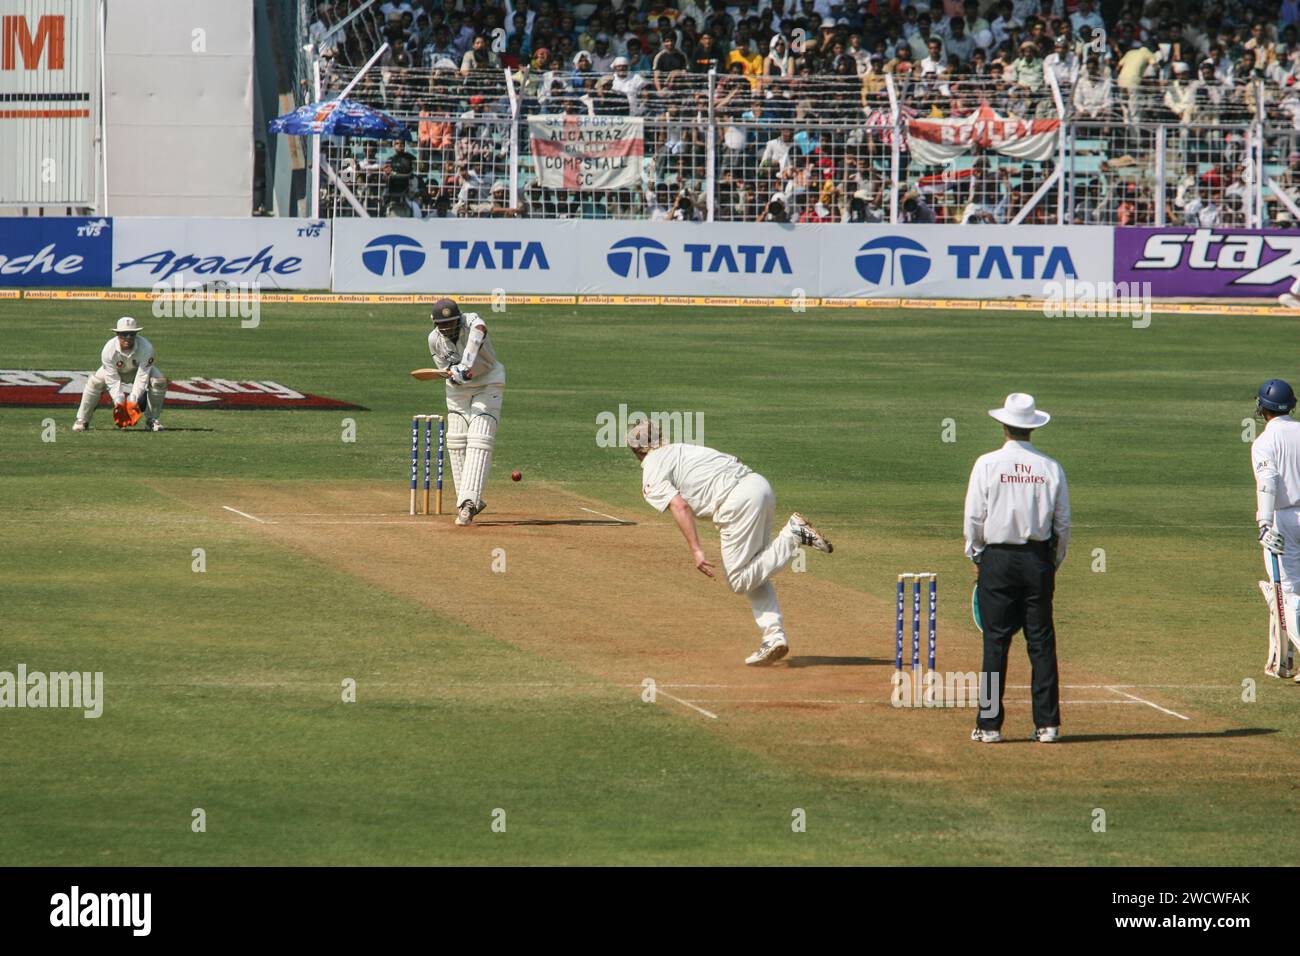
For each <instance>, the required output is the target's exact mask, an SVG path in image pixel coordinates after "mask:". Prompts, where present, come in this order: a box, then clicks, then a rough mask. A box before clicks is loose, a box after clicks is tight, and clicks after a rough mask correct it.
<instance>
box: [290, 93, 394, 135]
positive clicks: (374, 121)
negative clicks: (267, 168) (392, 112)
mask: <svg viewBox="0 0 1300 956" xmlns="http://www.w3.org/2000/svg"><path fill="white" fill-rule="evenodd" d="M266 128H267V129H268V130H269V131H270V132H272V133H287V134H288V135H290V136H355V137H359V138H362V139H404V140H413V139H415V136H414V134H412V133H411V131H410V129H409V128H407V126H406V125H405V124H403V123H400V122H398V121H397V120H395V119H393V117H391V116H389V115H388V114H387V113H385V112H383V111H382V110H377V109H372V108H371V107H369V106H366V105H365V104H363V103H358V102H356V101H355V100H345V99H333V100H322V101H321V102H319V103H308V104H307V105H306V106H300V107H298V108H297V109H296V110H294V111H293V112H292V113H285V114H284V115H283V116H277V117H276V118H275V119H273V120H271V122H269V123H268V124H267V125H266Z"/></svg>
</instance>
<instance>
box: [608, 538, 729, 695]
mask: <svg viewBox="0 0 1300 956" xmlns="http://www.w3.org/2000/svg"><path fill="white" fill-rule="evenodd" d="M615 520H617V519H615ZM638 686H640V685H638ZM658 693H660V694H663V695H664V696H665V697H667V698H668V699H669V700H675V701H676V702H677V703H679V704H684V705H685V706H687V707H689V708H690V709H691V710H695V711H699V712H700V713H701V714H703V715H704V716H705V717H708V718H709V719H710V720H717V719H718V715H717V714H715V713H714V712H713V711H711V710H705V709H704V708H703V707H697V706H695V705H694V704H692V703H691V702H690V701H689V700H682V699H681V698H680V697H674V696H673V695H672V694H670V693H668V692H667V691H664V690H660V691H658Z"/></svg>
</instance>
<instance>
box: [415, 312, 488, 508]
mask: <svg viewBox="0 0 1300 956" xmlns="http://www.w3.org/2000/svg"><path fill="white" fill-rule="evenodd" d="M429 354H430V355H432V356H433V363H434V365H435V366H437V368H439V369H440V370H442V371H443V372H444V373H445V377H446V380H447V454H448V456H449V457H450V458H451V480H452V484H453V485H454V487H455V492H456V524H458V525H467V524H469V523H470V522H472V521H473V520H474V516H475V515H477V514H479V513H481V512H482V511H483V509H484V508H486V507H487V503H486V502H485V501H484V500H483V486H484V485H486V484H487V479H488V472H489V471H491V469H492V450H493V448H494V447H495V445H496V434H497V428H498V426H499V425H500V424H501V399H502V393H503V392H504V390H505V384H506V368H505V366H504V365H502V364H501V363H500V362H498V361H497V356H496V352H495V351H494V350H493V348H492V342H491V340H490V339H489V338H488V328H487V323H486V322H484V321H483V319H482V318H481V317H480V316H479V314H478V313H477V312H466V313H464V314H462V313H461V311H460V306H458V305H457V304H456V303H455V302H454V301H452V300H451V299H439V300H438V301H437V302H435V303H434V304H433V331H432V332H430V333H429Z"/></svg>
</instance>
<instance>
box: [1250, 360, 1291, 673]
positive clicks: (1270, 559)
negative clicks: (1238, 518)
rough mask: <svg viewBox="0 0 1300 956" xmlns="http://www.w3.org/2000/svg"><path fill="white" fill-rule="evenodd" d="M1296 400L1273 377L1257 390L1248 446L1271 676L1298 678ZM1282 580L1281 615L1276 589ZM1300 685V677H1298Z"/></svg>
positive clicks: (1287, 388) (1285, 384)
mask: <svg viewBox="0 0 1300 956" xmlns="http://www.w3.org/2000/svg"><path fill="white" fill-rule="evenodd" d="M1295 405H1296V397H1295V392H1294V391H1293V390H1292V388H1291V386H1290V385H1288V384H1287V383H1286V382H1284V381H1282V380H1281V379H1279V378H1271V379H1269V380H1268V381H1267V382H1265V383H1264V384H1263V385H1261V386H1260V387H1259V396H1258V398H1257V399H1256V402H1255V414H1256V415H1258V416H1260V417H1261V418H1263V419H1264V421H1265V425H1264V430H1263V431H1262V432H1260V434H1259V436H1258V437H1257V438H1256V439H1255V441H1254V442H1253V443H1252V444H1251V446H1250V460H1251V465H1252V466H1253V468H1254V471H1255V521H1256V523H1257V524H1258V525H1259V542H1260V544H1261V545H1262V546H1263V549H1264V576H1265V578H1266V579H1267V580H1264V581H1260V582H1259V588H1260V590H1261V591H1262V592H1263V593H1264V600H1265V601H1267V602H1268V611H1269V626H1268V660H1267V661H1266V662H1265V665H1264V673H1265V674H1268V675H1269V676H1270V677H1293V676H1295V655H1294V651H1293V646H1294V647H1300V626H1298V625H1297V615H1296V605H1297V602H1300V595H1297V594H1296V581H1297V580H1300V422H1297V421H1296V420H1295V419H1293V418H1292V417H1291V411H1292V409H1294V408H1295ZM1279 578H1280V579H1281V590H1282V601H1281V602H1280V603H1282V604H1283V605H1284V610H1283V612H1282V613H1281V614H1280V615H1279V613H1278V604H1279V601H1278V600H1277V597H1278V595H1277V593H1276V590H1275V589H1276V587H1277V584H1278V579H1279ZM1297 682H1300V678H1297Z"/></svg>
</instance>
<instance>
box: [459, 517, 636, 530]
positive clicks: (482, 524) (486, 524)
mask: <svg viewBox="0 0 1300 956" xmlns="http://www.w3.org/2000/svg"><path fill="white" fill-rule="evenodd" d="M556 524H562V525H573V526H576V527H607V528H630V527H632V526H633V525H635V524H636V522H635V521H604V520H601V519H600V518H518V519H516V520H514V521H475V522H474V526H475V527H476V528H513V527H519V526H521V525H527V526H536V525H541V526H549V525H556Z"/></svg>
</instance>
